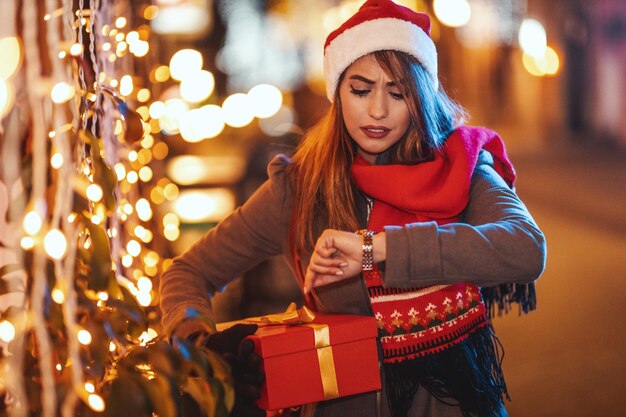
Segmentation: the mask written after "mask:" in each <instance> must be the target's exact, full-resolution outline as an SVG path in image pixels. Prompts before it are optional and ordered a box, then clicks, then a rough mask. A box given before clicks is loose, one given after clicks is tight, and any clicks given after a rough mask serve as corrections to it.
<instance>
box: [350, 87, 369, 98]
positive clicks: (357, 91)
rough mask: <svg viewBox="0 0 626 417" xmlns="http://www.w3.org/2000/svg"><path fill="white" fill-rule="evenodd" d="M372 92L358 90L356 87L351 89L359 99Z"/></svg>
mask: <svg viewBox="0 0 626 417" xmlns="http://www.w3.org/2000/svg"><path fill="white" fill-rule="evenodd" d="M370 91H372V90H357V89H356V88H354V87H350V92H351V93H352V94H354V95H356V96H359V97H364V96H365V95H367V93H369V92H370Z"/></svg>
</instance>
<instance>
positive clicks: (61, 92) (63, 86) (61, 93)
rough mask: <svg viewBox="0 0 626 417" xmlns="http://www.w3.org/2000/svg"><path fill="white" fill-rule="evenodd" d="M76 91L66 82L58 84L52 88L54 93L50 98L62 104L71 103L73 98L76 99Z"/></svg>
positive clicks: (51, 93)
mask: <svg viewBox="0 0 626 417" xmlns="http://www.w3.org/2000/svg"><path fill="white" fill-rule="evenodd" d="M74 94H75V90H74V87H72V86H71V85H69V84H68V83H66V82H63V81H61V82H58V83H56V84H55V85H54V86H53V87H52V91H51V92H50V96H51V97H52V101H53V102H55V103H57V104H61V103H65V102H66V101H69V100H70V99H71V98H72V97H74Z"/></svg>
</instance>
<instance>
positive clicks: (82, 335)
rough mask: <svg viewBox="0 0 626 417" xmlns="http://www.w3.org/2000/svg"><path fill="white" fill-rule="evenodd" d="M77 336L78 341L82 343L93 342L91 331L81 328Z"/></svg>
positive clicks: (86, 344)
mask: <svg viewBox="0 0 626 417" xmlns="http://www.w3.org/2000/svg"><path fill="white" fill-rule="evenodd" d="M76 337H77V338H78V342H79V343H80V344H81V345H85V346H88V345H89V344H91V333H89V331H87V330H85V329H81V330H79V331H78V333H77V335H76Z"/></svg>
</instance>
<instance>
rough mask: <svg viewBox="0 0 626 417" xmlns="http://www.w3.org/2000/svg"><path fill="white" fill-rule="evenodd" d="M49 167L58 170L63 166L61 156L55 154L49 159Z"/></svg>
mask: <svg viewBox="0 0 626 417" xmlns="http://www.w3.org/2000/svg"><path fill="white" fill-rule="evenodd" d="M50 166H51V167H52V168H54V169H59V168H61V167H62V166H63V155H61V154H60V153H58V152H55V153H54V155H52V157H51V158H50Z"/></svg>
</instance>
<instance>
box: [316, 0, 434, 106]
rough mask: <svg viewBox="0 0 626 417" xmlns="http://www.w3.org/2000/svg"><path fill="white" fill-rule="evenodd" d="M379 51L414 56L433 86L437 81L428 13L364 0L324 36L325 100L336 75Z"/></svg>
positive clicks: (384, 1) (382, 0)
mask: <svg viewBox="0 0 626 417" xmlns="http://www.w3.org/2000/svg"><path fill="white" fill-rule="evenodd" d="M381 50H394V51H402V52H406V53H407V54H410V55H412V56H414V57H415V58H416V59H417V60H418V61H419V62H420V63H421V64H422V65H423V66H424V68H425V69H426V71H428V73H429V74H430V75H431V78H432V82H433V85H434V86H435V88H436V87H437V85H438V84H439V81H438V79H437V49H436V48H435V44H434V43H433V41H432V39H431V38H430V19H429V18H428V15H426V14H424V13H417V12H414V11H413V10H411V9H409V8H407V7H404V6H400V5H398V4H395V3H394V2H392V1H391V0H368V1H366V2H365V3H364V4H363V5H362V6H361V8H360V9H359V10H358V12H356V13H355V14H354V16H352V17H351V18H350V19H348V20H346V21H345V22H344V23H343V24H342V25H341V26H339V28H337V29H336V30H335V31H333V32H332V33H331V34H330V35H328V37H327V38H326V43H325V44H324V77H325V78H326V95H327V96H328V99H329V100H330V101H333V100H334V99H335V90H336V89H337V82H338V81H339V77H340V76H341V74H342V73H343V72H344V71H345V70H346V68H348V67H349V66H350V64H352V63H353V62H354V61H356V60H357V59H359V58H360V57H362V56H364V55H367V54H369V53H371V52H375V51H381Z"/></svg>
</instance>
